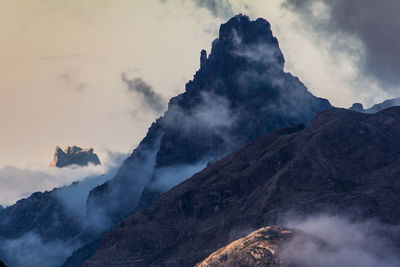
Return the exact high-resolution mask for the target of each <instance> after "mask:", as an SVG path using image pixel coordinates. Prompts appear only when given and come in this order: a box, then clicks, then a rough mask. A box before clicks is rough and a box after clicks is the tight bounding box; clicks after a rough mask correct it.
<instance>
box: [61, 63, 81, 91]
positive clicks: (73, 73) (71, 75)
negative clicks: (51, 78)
mask: <svg viewBox="0 0 400 267" xmlns="http://www.w3.org/2000/svg"><path fill="white" fill-rule="evenodd" d="M79 71H80V69H79V68H75V69H69V70H66V71H65V72H63V73H61V74H60V75H59V76H58V80H59V81H61V82H62V83H64V84H65V85H66V86H67V87H69V88H72V89H73V90H75V91H77V92H82V91H84V90H85V88H86V87H87V84H85V83H83V82H79V81H77V76H78V73H79Z"/></svg>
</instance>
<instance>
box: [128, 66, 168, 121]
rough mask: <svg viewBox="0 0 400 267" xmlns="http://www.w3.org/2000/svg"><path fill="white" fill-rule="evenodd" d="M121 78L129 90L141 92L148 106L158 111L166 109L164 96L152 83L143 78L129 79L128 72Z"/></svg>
mask: <svg viewBox="0 0 400 267" xmlns="http://www.w3.org/2000/svg"><path fill="white" fill-rule="evenodd" d="M121 79H122V81H123V82H124V83H125V85H126V86H127V89H128V91H129V92H133V93H138V94H140V95H141V96H142V97H143V99H144V101H145V103H146V104H147V106H148V107H150V108H151V109H152V110H153V111H155V112H157V113H161V112H163V111H164V110H165V108H166V105H165V100H164V98H163V97H162V96H161V95H159V94H157V93H156V92H155V91H154V90H153V89H152V87H151V86H150V85H148V84H147V83H146V82H145V81H143V80H142V79H141V78H134V79H129V78H128V77H127V74H126V73H122V74H121Z"/></svg>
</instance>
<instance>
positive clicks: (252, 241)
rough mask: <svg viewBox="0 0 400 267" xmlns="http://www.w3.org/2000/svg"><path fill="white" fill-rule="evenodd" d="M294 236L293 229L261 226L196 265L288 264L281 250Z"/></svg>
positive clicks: (258, 266)
mask: <svg viewBox="0 0 400 267" xmlns="http://www.w3.org/2000/svg"><path fill="white" fill-rule="evenodd" d="M292 237H293V230H291V229H288V228H284V227H279V226H269V227H265V228H261V229H259V230H257V231H254V232H253V233H251V234H249V235H248V236H246V237H243V238H240V239H238V240H236V241H234V242H232V243H230V244H229V245H226V246H224V247H223V248H221V249H219V250H217V251H216V252H214V253H213V254H211V255H210V256H209V257H207V259H205V260H203V261H202V262H200V263H198V264H196V267H218V266H225V267H236V266H237V267H240V266H243V267H245V266H248V267H250V266H253V267H265V266H270V267H279V266H287V264H285V263H284V261H283V259H282V258H281V257H280V250H281V249H282V246H283V245H284V244H285V243H286V242H287V241H289V240H290V239H292Z"/></svg>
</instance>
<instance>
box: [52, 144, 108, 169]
mask: <svg viewBox="0 0 400 267" xmlns="http://www.w3.org/2000/svg"><path fill="white" fill-rule="evenodd" d="M89 163H91V164H94V165H100V164H101V163H100V160H99V158H98V157H97V155H96V154H95V153H94V152H93V148H86V149H82V148H80V147H77V146H69V147H67V148H66V149H65V150H62V149H61V148H60V147H58V146H57V147H56V151H55V153H54V159H53V162H52V163H51V164H50V166H55V167H59V168H62V167H65V166H69V165H73V164H76V165H79V166H87V165H88V164H89Z"/></svg>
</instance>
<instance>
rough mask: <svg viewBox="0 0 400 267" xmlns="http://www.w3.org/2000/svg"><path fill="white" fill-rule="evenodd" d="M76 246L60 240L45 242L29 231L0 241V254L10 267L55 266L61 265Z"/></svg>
mask: <svg viewBox="0 0 400 267" xmlns="http://www.w3.org/2000/svg"><path fill="white" fill-rule="evenodd" d="M76 248H77V247H76V246H72V245H66V244H65V243H63V242H61V241H50V242H45V241H44V240H43V239H42V238H41V237H40V236H39V235H37V234H35V233H33V232H29V233H27V234H25V235H23V236H21V237H19V238H16V239H9V240H6V241H4V242H2V243H1V247H0V254H1V256H2V260H3V261H4V263H5V264H6V265H7V266H10V267H14V266H15V267H19V266H29V267H55V266H61V265H62V263H63V262H64V260H65V259H66V258H67V257H68V256H69V255H70V254H71V253H72V252H73V251H74V249H76Z"/></svg>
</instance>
